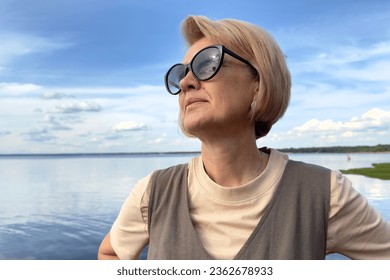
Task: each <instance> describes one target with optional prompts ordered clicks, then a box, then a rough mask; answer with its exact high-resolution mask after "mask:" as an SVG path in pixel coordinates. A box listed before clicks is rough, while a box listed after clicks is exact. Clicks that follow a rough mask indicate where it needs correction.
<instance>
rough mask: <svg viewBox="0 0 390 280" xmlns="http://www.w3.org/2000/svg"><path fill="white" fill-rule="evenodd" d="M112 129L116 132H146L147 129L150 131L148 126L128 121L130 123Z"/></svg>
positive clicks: (122, 123) (120, 124)
mask: <svg viewBox="0 0 390 280" xmlns="http://www.w3.org/2000/svg"><path fill="white" fill-rule="evenodd" d="M112 129H113V130H114V131H115V132H121V131H137V130H146V129H148V126H147V125H146V124H144V123H137V122H133V121H128V122H121V123H118V124H116V125H115V126H114V127H113V128H112Z"/></svg>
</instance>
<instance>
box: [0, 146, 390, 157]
mask: <svg viewBox="0 0 390 280" xmlns="http://www.w3.org/2000/svg"><path fill="white" fill-rule="evenodd" d="M277 150H278V151H280V152H283V153H291V154H332V153H334V154H358V153H360V154H362V153H390V145H376V146H336V147H310V148H283V149H277ZM198 154H200V151H187V152H185V151H182V152H123V153H122V152H118V153H10V154H0V158H11V157H12V158H18V157H19V158H22V157H35V158H37V157H41V158H45V157H110V156H111V157H145V156H187V155H188V156H190V155H198Z"/></svg>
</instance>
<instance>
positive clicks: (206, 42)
mask: <svg viewBox="0 0 390 280" xmlns="http://www.w3.org/2000/svg"><path fill="white" fill-rule="evenodd" d="M215 44H216V42H215V41H213V40H210V39H209V38H206V37H203V38H202V39H199V40H198V41H196V42H195V43H194V44H192V45H191V46H190V48H189V49H188V51H187V53H186V55H185V56H184V58H183V63H184V64H188V63H190V61H191V60H192V58H193V57H194V56H195V55H196V54H197V53H198V52H199V51H200V50H201V49H204V48H206V47H208V46H211V45H215Z"/></svg>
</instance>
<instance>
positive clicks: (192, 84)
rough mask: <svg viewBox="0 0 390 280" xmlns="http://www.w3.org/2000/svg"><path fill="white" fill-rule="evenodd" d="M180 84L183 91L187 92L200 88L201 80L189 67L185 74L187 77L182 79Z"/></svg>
mask: <svg viewBox="0 0 390 280" xmlns="http://www.w3.org/2000/svg"><path fill="white" fill-rule="evenodd" d="M179 85H180V89H181V91H182V92H184V93H185V92H187V91H190V90H195V89H199V88H200V81H198V80H197V79H196V78H195V76H194V74H192V72H191V71H190V69H188V72H187V74H186V75H185V77H184V78H183V79H181V81H180V84H179Z"/></svg>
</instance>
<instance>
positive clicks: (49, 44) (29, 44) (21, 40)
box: [0, 32, 71, 71]
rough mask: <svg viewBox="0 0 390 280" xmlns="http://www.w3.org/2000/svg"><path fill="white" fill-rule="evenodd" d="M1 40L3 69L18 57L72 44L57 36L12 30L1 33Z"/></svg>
mask: <svg viewBox="0 0 390 280" xmlns="http://www.w3.org/2000/svg"><path fill="white" fill-rule="evenodd" d="M0 42H1V45H0V67H2V68H3V71H4V69H6V67H7V65H8V64H10V63H11V62H13V61H14V60H15V59H17V58H20V57H23V56H27V55H31V54H35V53H47V52H51V51H54V50H57V49H61V48H65V47H69V46H70V45H71V44H69V43H64V42H61V41H60V40H58V39H56V38H45V37H39V36H34V35H30V34H24V33H10V32H7V33H4V32H2V33H0Z"/></svg>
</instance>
